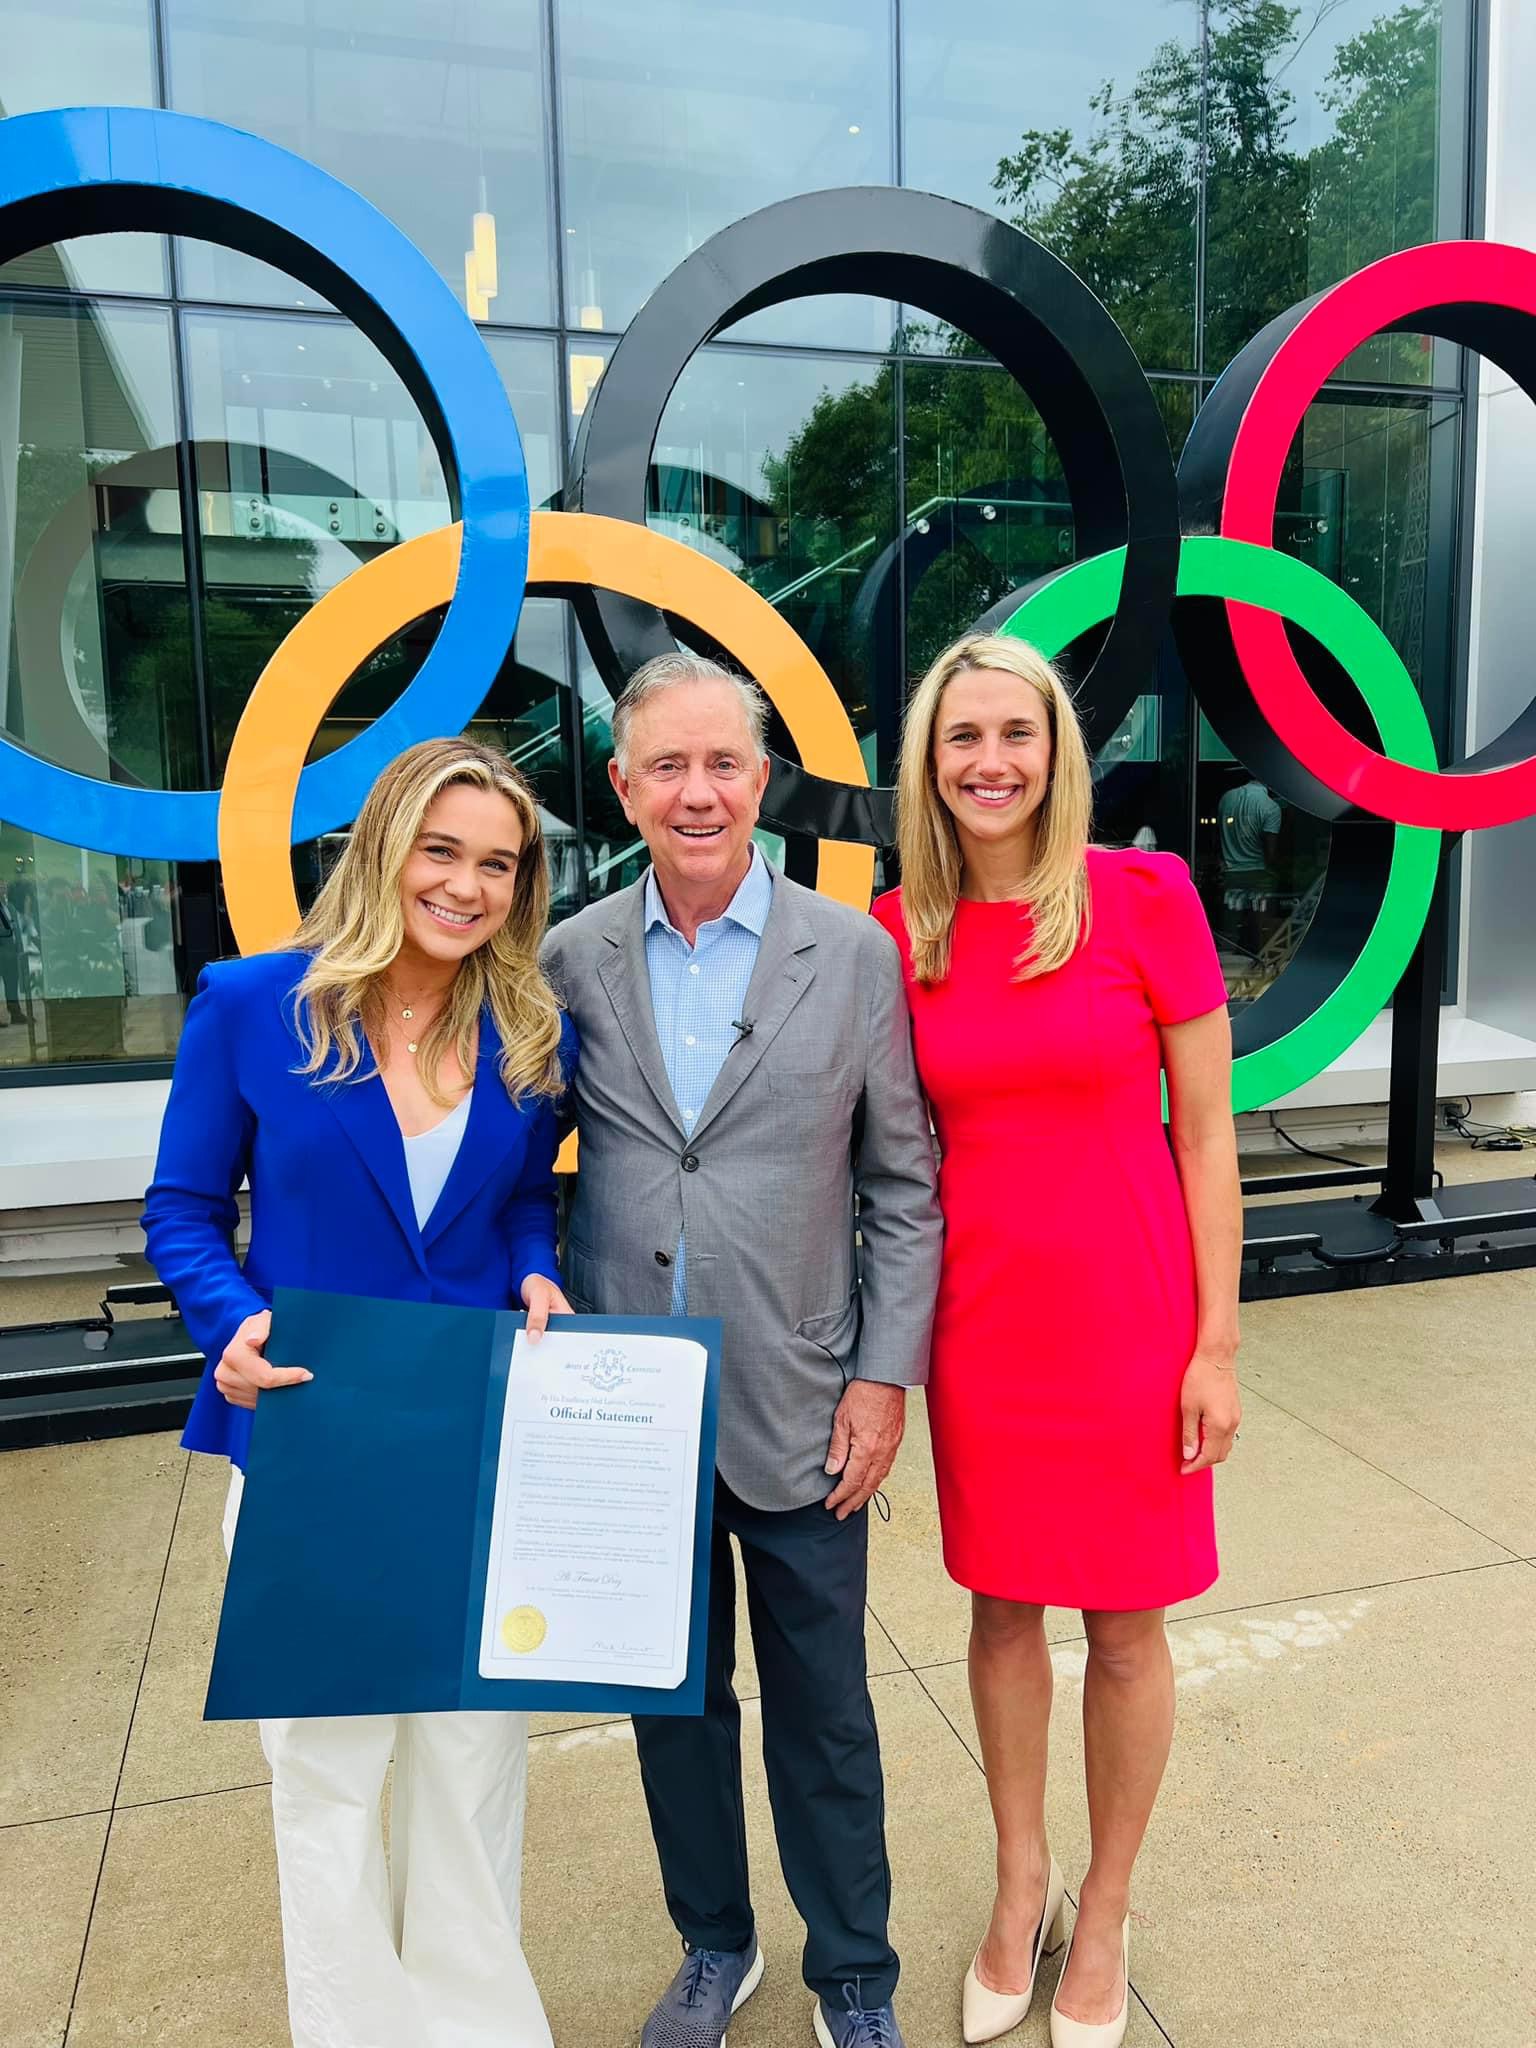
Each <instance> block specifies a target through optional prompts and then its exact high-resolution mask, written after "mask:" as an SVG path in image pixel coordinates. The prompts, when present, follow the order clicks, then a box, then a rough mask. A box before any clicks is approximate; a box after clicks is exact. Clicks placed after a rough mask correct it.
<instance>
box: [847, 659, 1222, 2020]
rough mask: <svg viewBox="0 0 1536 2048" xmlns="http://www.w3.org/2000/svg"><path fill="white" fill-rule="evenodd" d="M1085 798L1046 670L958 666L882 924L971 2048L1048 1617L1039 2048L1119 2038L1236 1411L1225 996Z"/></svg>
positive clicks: (1008, 1947) (948, 667) (1024, 1931)
mask: <svg viewBox="0 0 1536 2048" xmlns="http://www.w3.org/2000/svg"><path fill="white" fill-rule="evenodd" d="M1092 788H1093V783H1092V769H1091V766H1090V763H1089V759H1088V753H1087V749H1086V747H1085V745H1084V742H1083V736H1082V732H1081V729H1080V727H1079V725H1078V722H1077V716H1076V713H1075V712H1074V710H1073V708H1072V702H1071V698H1070V697H1069V696H1068V694H1067V692H1066V689H1065V688H1064V686H1063V684H1062V682H1061V680H1060V678H1059V677H1058V676H1057V674H1056V672H1055V670H1054V669H1053V668H1052V667H1051V665H1050V663H1049V662H1047V661H1046V660H1044V659H1043V658H1042V657H1041V656H1040V655H1039V654H1037V653H1036V652H1035V651H1034V650H1033V649H1032V648H1030V647H1028V646H1026V645H1025V644H1024V643H1023V642H1021V641H1017V640H1012V639H1001V638H991V637H985V636H981V635H975V636H972V637H970V638H968V639H965V640H961V641H959V642H957V644H956V645H955V646H954V647H951V648H950V649H948V650H947V652H945V653H944V654H942V655H941V656H940V657H939V659H938V660H937V661H936V662H935V663H934V665H933V667H932V668H931V669H930V670H929V671H928V674H927V675H926V676H925V677H924V678H923V681H922V683H921V684H920V685H919V687H918V689H917V691H916V693H915V695H914V696H913V699H912V702H911V704H910V706H909V708H908V711H907V719H906V731H905V738H904V741H903V754H902V766H901V776H900V782H899V785H898V792H897V833H898V844H899V849H900V853H901V867H902V887H901V888H900V889H897V890H895V891H893V892H892V893H891V894H890V895H888V896H884V897H882V898H881V899H880V901H879V902H878V903H877V904H876V905H875V916H876V917H878V918H879V919H880V921H881V923H882V924H883V925H884V926H885V927H886V929H887V930H888V931H889V932H890V933H891V935H892V937H893V938H895V940H896V942H897V944H898V945H899V946H900V947H901V949H902V955H903V959H904V961H905V966H906V975H907V995H908V1000H909V1002H910V1004H911V1009H912V1023H913V1035H914V1040H915V1043H916V1048H917V1061H918V1069H919V1072H920V1073H921V1076H922V1079H923V1084H924V1086H925V1088H926V1090H927V1093H928V1099H929V1102H930V1104H931V1105H932V1109H933V1117H934V1124H935V1128H936V1129H937V1132H938V1137H939V1145H940V1150H941V1152H942V1155H943V1165H942V1180H941V1198H942V1202H943V1208H944V1218H945V1247H944V1271H943V1278H942V1281H941V1283H940V1291H939V1302H938V1314H937V1320H936V1323H935V1327H934V1340H933V1367H932V1377H931V1380H930V1383H929V1388H928V1411H929V1417H930V1421H931V1424H932V1430H933V1455H934V1466H935V1471H936V1473H937V1478H938V1494H939V1513H940V1519H941V1522H942V1526H943V1533H944V1562H945V1564H946V1566H947V1568H948V1570H949V1572H950V1575H951V1577H953V1578H955V1579H957V1580H958V1581H959V1582H960V1584H961V1585H963V1586H966V1587H969V1588H970V1590H971V1595H972V1621H971V1643H970V1679H971V1697H972V1701H973V1703H974V1706H975V1712H976V1725H977V1729H978V1731H979V1733H980V1737H981V1745H982V1754H983V1758H984V1760H985V1764H986V1772H987V1790H988V1793H989V1796H990V1798H991V1801H992V1813H993V1818H994V1821H995V1823H996V1826H997V1838H998V1850H997V1897H996V1901H995V1904H994V1906H993V1909H992V1920H991V1924H990V1926H989V1927H988V1929H987V1932H986V1936H985V1938H984V1939H983V1941H982V1944H981V1946H980V1948H979V1949H978V1950H977V1952H976V1957H975V1960H974V1962H973V1963H972V1965H971V1968H970V1970H969V1971H968V1972H967V1974H966V1983H965V2011H964V2022H965V2038H966V2040H967V2041H971V2042H976V2041H989V2040H993V2039H995V2038H996V2037H997V2036H998V2035H1000V2034H1003V2033H1006V2032H1007V2031H1008V2030H1009V2029H1010V2028H1011V2027H1014V2026H1016V2025H1017V2024H1018V2023H1019V2021H1020V2020H1022V2019H1023V2017H1024V2015H1025V2013H1026V2012H1027V2011H1028V2009H1029V2002H1030V1995H1031V1993H1032V1991H1033V1989H1034V1980H1035V1973H1036V1970H1037V1968H1038V1966H1039V1961H1040V1956H1041V1954H1042V1952H1048V1951H1049V1950H1051V1949H1052V1948H1054V1947H1055V1946H1056V1945H1057V1944H1058V1943H1059V1940H1060V1938H1061V1932H1062V1915H1063V1898H1064V1889H1063V1884H1062V1878H1061V1875H1060V1873H1059V1871H1058V1870H1057V1868H1056V1865H1055V1862H1054V1860H1053V1859H1052V1857H1051V1854H1050V1850H1049V1848H1048V1847H1047V1845H1046V1838H1045V1769H1046V1743H1047V1733H1048V1728H1049V1722H1050V1710H1051V1661H1050V1656H1049V1654H1048V1652H1047V1649H1046V1642H1045V1631H1044V1626H1043V1622H1044V1610H1045V1608H1046V1607H1047V1606H1053V1607H1077V1608H1080V1609H1081V1610H1082V1615H1083V1626H1084V1630H1085V1633H1086V1635H1087V1639H1088V1662H1087V1671H1086V1675H1085V1678H1084V1685H1083V1734H1084V1748H1085V1753H1086V1764H1087V1780H1088V1811H1089V1820H1090V1824H1091V1832H1092V1845H1093V1846H1092V1861H1091V1863H1090V1866H1089V1868H1088V1871H1087V1873H1086V1874H1085V1875H1084V1877H1083V1880H1082V1888H1081V1893H1080V1899H1079V1905H1078V1912H1077V1920H1076V1923H1075V1925H1074V1929H1073V1938H1072V1946H1071V1948H1070V1950H1069V1952H1068V1955H1067V1959H1066V1962H1065V1964H1064V1966H1063V1969H1062V1973H1061V1980H1060V1983H1059V1986H1058V1988H1057V1992H1056V1997H1055V1999H1054V2000H1053V2001H1052V2005H1051V2039H1052V2042H1053V2044H1055V2048H1118V2044H1119V2042H1120V2041H1121V2040H1122V2039H1123V2037H1124V2034H1125V2027H1126V2017H1127V2011H1128V2006H1129V1993H1128V1985H1127V1969H1128V1961H1127V1945H1128V1932H1129V1917H1128V1916H1129V1902H1130V1888H1131V1869H1132V1866H1133V1864H1134V1862H1135V1859H1136V1854H1137V1851H1138V1849H1139V1848H1140V1846H1141V1840H1142V1836H1143V1834H1144V1833H1145V1831H1146V1826H1147V1821H1148V1819H1149V1818H1150V1815H1151V1812H1152V1806H1153V1802H1154V1800H1155V1799H1156V1797H1157V1789H1158V1785H1159V1782H1160V1780H1161V1778H1162V1774H1163V1766H1164V1764H1165V1762H1166V1761H1167V1756H1168V1746H1169V1742H1170V1739H1171V1736H1172V1731H1173V1672H1172V1665H1171V1661H1170V1658H1169V1654H1168V1645H1167V1639H1166V1636H1165V1634H1164V1628H1163V1610H1164V1609H1165V1608H1166V1607H1167V1606H1169V1605H1170V1604H1171V1603H1172V1602H1174V1601H1178V1600H1186V1599H1189V1598H1191V1597H1192V1596H1193V1595H1194V1594H1196V1593H1200V1592H1203V1591H1204V1589H1205V1588H1206V1587H1207V1586H1209V1585H1210V1584H1211V1583H1212V1582H1213V1581H1214V1579H1215V1577H1216V1543H1215V1533H1214V1527H1213V1517H1212V1506H1211V1471H1210V1468H1211V1467H1212V1466H1213V1465H1215V1464H1219V1463H1220V1461H1221V1460H1222V1459H1223V1458H1225V1457H1226V1455H1227V1451H1228V1449H1229V1447H1230V1445H1231V1442H1232V1438H1233V1436H1234V1434H1235V1432H1236V1428H1237V1423H1238V1416H1239V1402H1238V1392H1237V1382H1236V1375H1235V1372H1234V1369H1233V1361H1234V1358H1235V1356H1236V1351H1237V1282H1238V1266H1239V1260H1240V1256H1241V1241H1242V1221H1241V1204H1240V1199H1239V1191H1238V1177H1237V1149H1236V1143H1235V1140H1234V1135H1233V1126H1232V1113H1231V1100H1230V1088H1231V1059H1232V1048H1231V1035H1230V1032H1229V1029H1228V1025H1227V1013H1226V991H1225V988H1224V985H1223V981H1222V976H1221V971H1220V968H1219V966H1218V964H1217V960H1216V950H1215V947H1214V945H1213V943H1212V940H1211V935H1210V931H1209V928H1208V927H1207V924H1206V921H1205V915H1204V912H1203V911H1202V910H1201V907H1200V902H1199V899H1198V897H1197V896H1196V894H1195V891H1194V886H1193V884H1192V883H1191V881H1190V878H1189V872H1188V869H1187V868H1186V867H1185V866H1184V864H1183V863H1182V862H1181V861H1179V860H1177V859H1175V858H1174V857H1173V856H1171V855H1168V854H1159V853H1142V852H1138V851H1127V852H1114V851H1111V850H1110V849H1108V848H1105V847H1097V846H1090V845H1089V844H1088V827H1089V818H1090V813H1091V808H1092ZM1164 1075H1166V1077H1167V1084H1168V1102H1169V1122H1168V1128H1167V1131H1166V1132H1165V1128H1164V1123H1163V1111H1162V1093H1161V1081H1162V1077H1163V1076H1164ZM1170 1135H1171V1138H1172V1145H1171V1147H1170V1144H1169V1142H1168V1139H1169V1136H1170Z"/></svg>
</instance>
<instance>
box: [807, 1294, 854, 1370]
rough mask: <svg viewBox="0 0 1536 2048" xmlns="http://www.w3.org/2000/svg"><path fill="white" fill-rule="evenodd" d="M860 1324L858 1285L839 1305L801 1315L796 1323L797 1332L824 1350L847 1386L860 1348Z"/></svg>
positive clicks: (808, 1341) (818, 1348)
mask: <svg viewBox="0 0 1536 2048" xmlns="http://www.w3.org/2000/svg"><path fill="white" fill-rule="evenodd" d="M859 1323H860V1313H859V1290H858V1288H857V1287H855V1288H854V1289H853V1290H852V1291H851V1292H850V1294H849V1296H848V1299H847V1300H846V1301H845V1302H844V1303H843V1304H842V1306H841V1307H840V1308H833V1309H828V1310H826V1311H825V1313H824V1314H822V1315H816V1316H804V1317H802V1318H801V1320H800V1321H799V1322H798V1323H796V1325H795V1335H796V1336H797V1337H799V1338H801V1339H803V1340H804V1341H805V1342H806V1343H808V1344H812V1345H814V1346H815V1347H816V1349H817V1350H818V1351H821V1352H824V1353H825V1354H826V1356H827V1357H828V1358H830V1359H831V1361H832V1363H833V1364H834V1365H835V1366H836V1367H837V1369H838V1371H839V1372H840V1373H841V1374H842V1376H843V1381H844V1384H845V1385H846V1383H847V1381H848V1378H849V1374H850V1371H851V1369H852V1366H853V1360H854V1354H855V1353H856V1352H857V1350H858V1348H859Z"/></svg>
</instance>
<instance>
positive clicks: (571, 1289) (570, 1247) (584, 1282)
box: [560, 1238, 602, 1316]
mask: <svg viewBox="0 0 1536 2048" xmlns="http://www.w3.org/2000/svg"><path fill="white" fill-rule="evenodd" d="M560 1277H561V1280H562V1282H563V1285H564V1292H565V1298H566V1300H567V1301H568V1302H569V1303H570V1304H571V1307H572V1308H573V1309H575V1311H576V1313H577V1314H578V1315H587V1316H593V1315H599V1314H601V1310H600V1309H599V1308H598V1305H597V1304H598V1302H599V1301H600V1300H601V1298H602V1297H601V1294H600V1292H599V1282H598V1266H597V1260H596V1259H595V1258H594V1257H593V1255H592V1253H591V1252H589V1251H588V1250H587V1247H586V1246H585V1245H584V1244H578V1243H577V1241H576V1240H575V1238H567V1239H566V1244H565V1256H564V1257H563V1258H562V1259H561V1261H560Z"/></svg>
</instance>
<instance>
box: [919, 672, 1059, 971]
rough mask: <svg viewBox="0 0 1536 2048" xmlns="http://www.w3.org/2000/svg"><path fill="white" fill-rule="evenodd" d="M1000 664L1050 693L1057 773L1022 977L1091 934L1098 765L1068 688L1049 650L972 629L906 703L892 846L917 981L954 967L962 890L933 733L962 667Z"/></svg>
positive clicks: (1030, 886) (1032, 880)
mask: <svg viewBox="0 0 1536 2048" xmlns="http://www.w3.org/2000/svg"><path fill="white" fill-rule="evenodd" d="M974 669H982V670H986V669H996V670H1000V671H1002V672H1003V673H1004V674H1007V675H1011V676H1017V677H1018V678H1019V680H1020V681H1021V682H1025V683H1032V684H1033V685H1034V687H1035V688H1036V689H1037V690H1038V691H1039V692H1040V695H1041V696H1042V697H1043V698H1044V699H1045V708H1046V713H1047V716H1048V718H1049V721H1050V732H1051V775H1050V783H1049V786H1048V787H1047V789H1046V793H1045V800H1044V802H1043V803H1042V804H1041V807H1040V810H1039V813H1038V818H1039V823H1038V825H1037V826H1036V832H1035V857H1034V864H1033V866H1032V867H1031V869H1030V872H1029V878H1028V880H1027V882H1026V883H1025V886H1024V889H1023V891H1022V894H1021V900H1022V901H1024V902H1025V903H1027V904H1028V906H1029V910H1030V915H1031V919H1032V923H1033V931H1032V935H1031V940H1030V943H1029V945H1027V946H1026V947H1025V949H1024V951H1023V952H1022V953H1021V954H1020V955H1019V958H1018V961H1017V963H1016V964H1017V966H1018V970H1019V971H1018V975H1017V977H1016V978H1017V979H1018V980H1020V981H1027V980H1029V979H1030V978H1031V977H1032V976H1034V975H1037V974H1049V973H1050V972H1051V971H1052V970H1053V969H1054V968H1057V967H1060V966H1062V965H1064V964H1065V962H1066V961H1068V960H1069V959H1070V958H1071V957H1072V955H1073V953H1074V952H1075V951H1076V950H1077V948H1078V947H1079V946H1080V945H1081V944H1082V942H1083V940H1084V939H1085V938H1086V937H1087V936H1088V927H1089V917H1090V909H1089V900H1088V864H1087V860H1086V857H1085V856H1086V853H1087V847H1088V832H1089V827H1090V824H1091V823H1092V818H1093V765H1092V762H1091V761H1090V759H1089V756H1088V748H1087V744H1086V742H1085V741H1084V739H1083V729H1082V726H1081V725H1080V724H1079V723H1078V717H1077V712H1076V709H1075V708H1074V706H1073V703H1072V697H1071V693H1070V692H1069V691H1068V689H1067V686H1066V684H1065V682H1064V681H1063V680H1062V678H1061V676H1060V675H1059V674H1058V672H1057V671H1056V669H1055V668H1054V667H1053V666H1052V665H1051V663H1050V662H1048V661H1047V660H1046V658H1045V656H1044V655H1043V654H1041V653H1039V652H1038V650H1037V649H1035V648H1033V647H1031V646H1029V645H1028V643H1027V642H1025V641H1023V640H1014V639H1011V638H1007V637H1004V636H1003V635H1001V634H995V633H969V634H967V635H966V636H965V638H964V639H962V640H957V641H955V643H954V645H953V646H951V647H946V648H945V650H944V652H943V653H942V654H941V655H940V656H939V658H938V660H937V661H935V662H934V664H933V666H932V667H931V668H930V669H929V671H928V673H927V674H926V675H925V676H924V677H923V679H922V681H921V682H920V683H919V684H918V686H917V688H916V690H915V691H914V692H913V694H912V699H911V702H910V703H909V704H908V705H907V711H906V717H905V719H904V721H903V724H902V735H901V767H900V771H899V773H898V775H897V778H896V847H897V851H898V853H899V854H900V856H901V908H902V916H903V919H904V921H905V923H906V927H907V936H908V938H909V940H910V941H911V946H912V971H913V974H914V975H915V976H916V978H917V980H919V981H924V982H931V981H942V980H943V979H944V977H945V976H946V975H947V974H948V972H949V957H950V946H951V941H952V939H953V936H954V925H955V904H956V901H957V900H958V898H959V895H960V875H961V865H962V863H961V858H960V842H959V840H958V839H957V838H956V836H955V822H954V819H953V818H952V817H951V815H950V812H949V808H948V806H947V805H946V804H945V802H944V800H943V798H942V797H941V796H940V795H939V791H938V784H937V782H936V781H935V778H934V771H933V736H934V729H935V727H936V726H937V725H938V721H939V707H940V704H941V703H942V701H943V697H944V692H945V690H946V689H947V688H948V687H949V685H950V684H951V683H952V682H953V681H954V679H955V677H956V676H958V675H964V674H966V673H967V672H968V671H970V670H974Z"/></svg>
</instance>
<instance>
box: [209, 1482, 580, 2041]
mask: <svg viewBox="0 0 1536 2048" xmlns="http://www.w3.org/2000/svg"><path fill="white" fill-rule="evenodd" d="M243 1486H244V1475H243V1474H242V1473H240V1472H238V1471H235V1472H232V1474H231V1478H230V1489H229V1501H228V1504H227V1505H226V1507H225V1511H224V1544H225V1548H226V1550H227V1549H228V1548H229V1545H230V1543H231V1542H232V1540H233V1537H234V1529H235V1521H236V1518H237V1516H238V1514H239V1511H240V1495H241V1491H242V1489H243ZM260 1727H261V1746H262V1748H263V1750H265V1752H266V1757H267V1762H268V1763H269V1764H270V1765H271V1767H272V1824H273V1830H274V1832H275V1834H276V1837H277V1872H278V1880H279V1884H280V1886H281V1891H282V1910H283V1954H284V1959H285V1961H286V1964H287V1972H288V2020H289V2024H290V2026H291V2027H292V2029H293V2042H294V2048H553V2042H552V2037H551V2035H550V2031H549V2022H548V2021H547V2020H546V2019H545V2017H544V2007H543V2005H542V2003H541V2002H540V1999H539V1994H538V1991H537V1990H536V1989H535V1986H534V1982H533V1977H532V1974H531V1973H530V1971H529V1968H528V1964H527V1960H526V1958H525V1957H524V1955H523V1949H522V1911H521V1907H522V1900H521V1892H522V1858H523V1812H524V1807H525V1805H526V1802H527V1790H528V1717H527V1716H526V1715H525V1714H505V1713H498V1714H470V1713H452V1714H354V1715H348V1716H342V1717H337V1718H334V1719H324V1720H317V1719H304V1720H291V1721H263V1722H262V1723H261V1724H260ZM391 1755H393V1757H394V1759H395V1777H394V1786H393V1790H392V1793H391V1798H390V1809H389V1813H390V1827H389V1834H390V1845H389V1855H388V1859H387V1860H386V1857H385V1852H384V1831H383V1822H382V1812H381V1809H382V1802H383V1793H384V1780H385V1776H386V1774H387V1772H388V1769H389V1760H390V1757H391Z"/></svg>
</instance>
